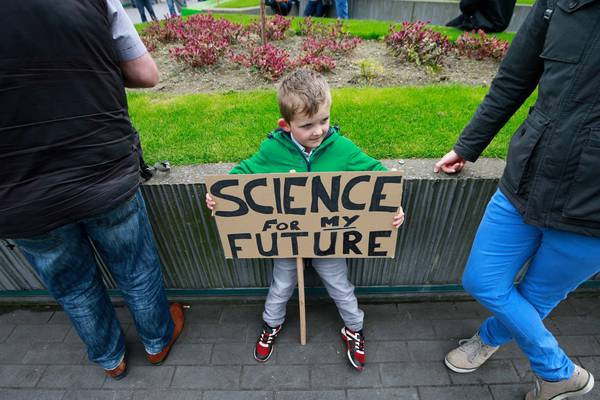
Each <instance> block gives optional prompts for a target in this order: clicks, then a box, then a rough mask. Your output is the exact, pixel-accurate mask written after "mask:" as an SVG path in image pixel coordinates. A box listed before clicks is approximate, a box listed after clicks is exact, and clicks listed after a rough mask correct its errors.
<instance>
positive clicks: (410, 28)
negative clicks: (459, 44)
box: [385, 21, 452, 71]
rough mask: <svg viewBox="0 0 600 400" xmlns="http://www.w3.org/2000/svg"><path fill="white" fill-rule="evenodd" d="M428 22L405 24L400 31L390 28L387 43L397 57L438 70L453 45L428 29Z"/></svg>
mask: <svg viewBox="0 0 600 400" xmlns="http://www.w3.org/2000/svg"><path fill="white" fill-rule="evenodd" d="M426 25H427V23H426V22H422V21H417V22H403V23H402V26H401V27H400V28H399V29H398V28H397V27H395V26H392V27H390V32H389V34H388V36H387V37H386V38H385V43H386V44H387V45H388V47H389V48H390V49H391V51H392V52H393V53H394V55H396V56H397V57H400V58H402V59H404V60H407V61H411V62H414V63H415V64H417V65H423V66H425V67H427V68H429V69H431V70H434V71H436V70H438V69H440V68H441V67H442V65H443V59H444V57H445V56H447V55H448V54H449V52H450V51H451V49H452V45H451V43H450V41H449V40H448V38H447V37H445V36H443V35H442V34H440V33H439V32H434V31H432V30H431V29H428V28H426V27H425V26H426Z"/></svg>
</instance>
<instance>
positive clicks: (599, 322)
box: [550, 315, 600, 336]
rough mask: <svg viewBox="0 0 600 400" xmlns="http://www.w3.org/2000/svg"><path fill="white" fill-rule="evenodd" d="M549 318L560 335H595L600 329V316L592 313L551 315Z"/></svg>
mask: <svg viewBox="0 0 600 400" xmlns="http://www.w3.org/2000/svg"><path fill="white" fill-rule="evenodd" d="M550 320H551V321H552V322H553V323H554V324H555V325H556V327H557V328H558V330H559V332H560V334H561V335H569V336H573V335H597V334H598V332H599V331H600V317H596V316H592V315H586V316H578V317H573V316H568V317H566V316H565V317H553V318H550Z"/></svg>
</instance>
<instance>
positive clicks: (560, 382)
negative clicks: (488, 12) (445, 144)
mask: <svg viewBox="0 0 600 400" xmlns="http://www.w3.org/2000/svg"><path fill="white" fill-rule="evenodd" d="M599 65H600V1H598V0H558V1H556V2H554V1H553V0H539V1H538V2H537V3H536V4H535V5H534V6H533V8H532V10H531V13H530V14H529V16H528V17H527V19H526V21H525V23H524V24H523V26H522V27H521V29H520V30H519V32H518V33H517V35H516V37H515V39H514V41H513V43H512V45H511V46H510V49H509V51H508V54H507V56H506V58H505V59H504V60H503V62H502V64H501V66H500V69H499V71H498V74H497V76H496V78H495V79H494V81H493V82H492V85H491V88H490V91H489V93H488V94H487V96H486V97H485V99H484V100H483V102H482V103H481V105H480V106H479V108H478V109H477V111H476V112H475V115H474V116H473V118H472V119H471V121H470V122H469V124H468V125H467V127H466V128H465V129H464V131H463V132H462V134H461V135H460V137H459V138H458V141H457V142H456V144H455V145H454V148H453V150H452V151H450V152H449V153H448V154H446V155H445V156H444V157H443V158H441V159H440V160H439V161H438V162H437V164H436V165H435V168H434V171H435V172H438V171H440V170H441V171H444V172H446V173H456V172H459V171H460V170H461V169H462V168H463V166H464V165H465V162H466V161H471V162H474V161H475V160H476V159H477V158H478V157H479V155H480V154H481V153H482V151H483V150H484V149H485V147H486V146H487V145H488V144H489V143H490V141H491V140H492V139H493V138H494V136H495V135H496V134H497V133H498V131H499V130H500V129H501V128H502V126H504V124H505V123H506V121H508V119H509V118H510V117H511V116H512V115H513V114H514V113H515V111H516V110H517V109H518V108H519V107H520V106H521V105H522V104H523V102H524V101H525V100H526V99H527V97H528V96H529V95H530V94H531V93H532V92H533V91H534V89H535V88H536V87H538V95H537V101H536V103H535V105H534V106H533V107H532V109H531V110H530V113H529V116H528V117H527V119H526V120H525V121H524V122H523V124H522V125H521V126H520V127H519V128H518V130H517V132H516V133H515V134H514V135H513V137H512V140H511V142H510V146H509V150H508V156H507V160H506V168H505V170H504V174H503V176H502V178H501V180H500V185H499V190H498V191H497V192H496V193H495V194H494V196H493V197H492V199H491V201H490V203H489V205H488V207H487V210H486V213H485V215H484V217H483V220H482V221H481V224H480V227H479V230H478V232H477V235H476V238H475V241H474V243H473V248H472V250H471V255H470V257H469V260H468V263H467V265H466V269H465V272H464V276H463V285H464V288H465V289H466V290H467V291H468V292H470V293H471V294H472V295H473V296H474V297H475V298H476V299H477V300H478V301H479V302H480V303H482V304H483V305H484V306H486V307H487V308H488V309H489V310H491V311H492V313H493V314H494V316H493V317H491V318H489V319H488V320H486V321H485V322H484V323H483V324H482V325H481V327H480V329H479V332H477V333H476V334H475V336H473V337H472V338H471V339H468V340H465V341H462V342H461V345H460V347H458V348H457V349H455V350H452V351H451V352H449V353H448V355H447V356H446V359H445V363H446V365H447V366H448V367H449V368H450V369H451V370H453V371H455V372H459V373H467V372H472V371H475V370H476V369H477V368H478V367H479V366H481V365H482V364H483V363H484V362H485V361H486V360H487V359H488V358H489V357H490V356H491V355H492V354H493V353H494V352H495V351H496V350H497V349H498V348H499V347H500V346H502V345H504V344H506V343H508V342H510V341H512V340H515V341H516V342H517V344H518V345H519V347H520V348H521V350H522V351H523V352H524V353H525V355H526V356H527V358H528V359H529V361H530V364H531V369H532V370H533V372H534V373H535V375H536V385H535V387H534V389H533V390H532V391H530V392H529V393H528V394H527V397H526V399H527V400H548V399H558V398H560V399H562V398H565V397H567V396H569V397H572V396H576V395H581V394H584V393H586V392H588V391H590V390H591V389H592V387H593V385H594V379H593V376H592V375H591V374H590V373H589V372H588V371H586V370H585V369H583V368H581V367H579V366H577V365H575V364H574V363H573V361H572V360H570V359H569V357H567V355H566V354H565V352H564V351H563V350H562V349H561V348H560V346H559V345H558V343H557V341H556V339H555V338H554V336H553V335H552V334H551V333H550V332H549V331H548V329H547V328H545V327H544V324H543V319H544V318H545V317H546V316H547V315H548V314H549V313H550V311H552V309H553V308H554V307H556V305H557V304H558V303H559V302H560V301H561V300H563V299H564V298H565V297H566V296H567V295H568V294H569V293H570V292H571V291H573V290H574V289H575V288H577V287H578V286H579V285H580V284H581V283H582V282H584V281H585V280H587V279H589V278H590V277H592V276H593V275H595V274H596V273H598V272H599V271H600V178H599V175H598V170H599V168H600V73H599V69H598V66H599ZM527 261H530V263H529V265H528V268H527V270H526V272H525V274H524V276H523V278H522V280H521V281H520V283H519V284H518V286H517V287H515V286H514V285H513V282H514V281H515V280H516V278H517V275H518V273H519V271H520V269H521V268H522V267H523V265H524V264H525V263H526V262H527Z"/></svg>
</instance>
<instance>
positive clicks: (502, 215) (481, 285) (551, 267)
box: [463, 191, 600, 381]
mask: <svg viewBox="0 0 600 400" xmlns="http://www.w3.org/2000/svg"><path fill="white" fill-rule="evenodd" d="M527 260H531V262H530V265H529V267H528V269H527V271H526V273H525V275H524V277H523V279H522V280H521V282H520V283H519V284H518V286H517V287H515V285H514V284H513V282H514V281H515V278H516V276H517V274H518V272H519V270H520V269H521V267H523V265H524V264H525V263H526V262H527ZM599 271H600V238H594V237H588V236H583V235H577V234H574V233H569V232H564V231H559V230H556V229H549V228H539V227H536V226H532V225H528V224H526V223H525V222H523V218H522V217H521V215H520V214H519V212H518V211H517V210H516V209H515V207H514V206H513V205H512V204H511V203H510V201H509V200H508V199H507V198H506V196H505V195H504V194H503V193H502V192H501V191H497V192H496V194H495V195H494V196H493V197H492V199H491V201H490V203H489V204H488V207H487V210H486V212H485V215H484V217H483V220H482V221H481V224H480V226H479V230H478V231H477V236H476V237H475V241H474V243H473V248H472V250H471V255H470V257H469V261H468V263H467V267H466V269H465V273H464V275H463V285H464V287H465V289H466V290H467V291H468V292H469V293H471V294H472V295H473V297H475V299H477V301H479V302H480V303H481V304H483V305H484V306H485V307H487V308H488V309H489V310H490V311H492V313H493V314H494V316H493V317H491V318H489V319H488V320H486V321H485V322H484V323H483V325H481V328H480V335H481V339H482V340H483V342H484V343H486V344H488V345H492V346H501V345H503V344H505V343H507V342H509V341H511V340H513V339H514V340H516V342H517V344H518V345H519V347H520V348H521V350H522V351H523V352H524V353H525V355H526V356H527V358H529V361H530V363H531V369H532V370H533V372H534V373H535V374H536V375H538V376H539V377H541V378H542V379H544V380H547V381H560V380H565V379H569V378H570V377H571V375H572V374H573V370H574V365H573V362H572V361H571V360H570V359H569V358H568V357H567V355H566V354H565V353H564V351H563V350H562V349H561V348H560V347H559V345H558V342H557V341H556V339H555V338H554V336H553V335H552V334H551V333H550V332H549V331H548V329H546V327H545V326H544V323H543V322H542V320H543V319H544V318H546V316H548V314H549V313H550V311H552V309H553V308H554V307H556V306H557V305H558V303H559V302H560V301H561V300H563V299H565V298H566V297H567V295H568V294H569V293H570V292H571V291H573V290H574V289H576V288H577V286H579V285H580V284H581V283H583V282H584V281H586V280H587V279H589V278H591V277H592V276H593V275H595V274H596V273H597V272H599Z"/></svg>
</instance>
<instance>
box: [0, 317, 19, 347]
mask: <svg viewBox="0 0 600 400" xmlns="http://www.w3.org/2000/svg"><path fill="white" fill-rule="evenodd" d="M15 327H16V325H14V324H9V323H5V322H3V323H0V343H3V342H4V341H5V340H6V338H7V337H8V336H9V335H10V334H11V333H12V331H14V330H15Z"/></svg>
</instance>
